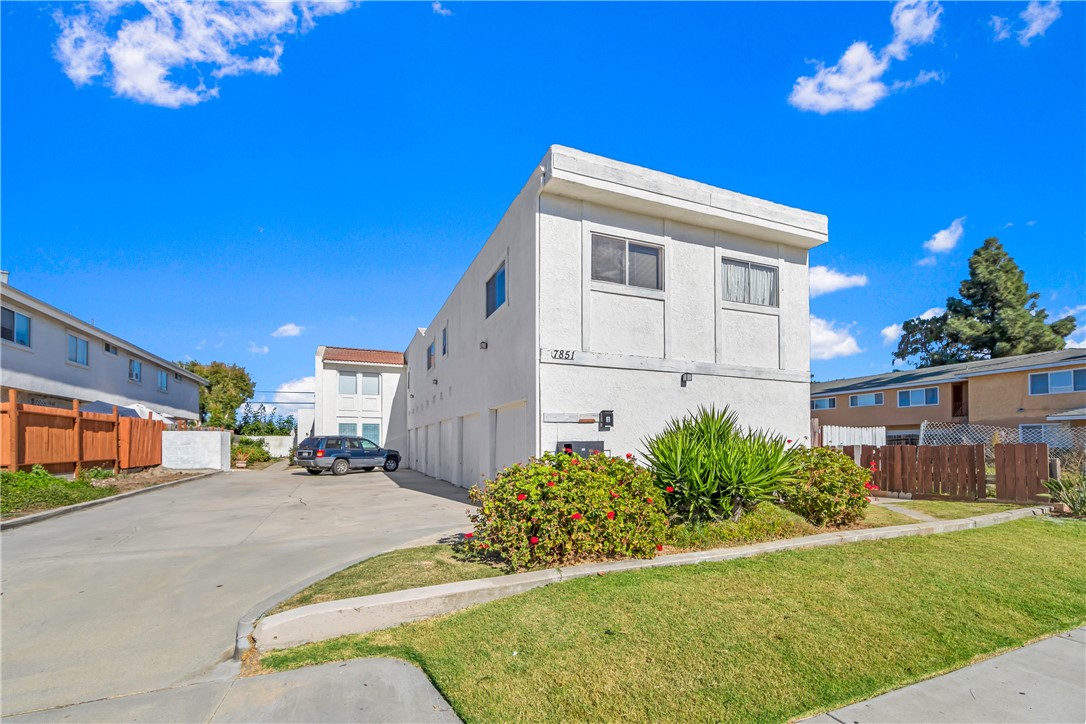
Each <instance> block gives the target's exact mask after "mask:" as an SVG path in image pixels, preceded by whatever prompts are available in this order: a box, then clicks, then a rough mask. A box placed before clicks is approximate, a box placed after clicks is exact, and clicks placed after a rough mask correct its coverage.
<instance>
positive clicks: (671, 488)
mask: <svg viewBox="0 0 1086 724" xmlns="http://www.w3.org/2000/svg"><path fill="white" fill-rule="evenodd" d="M664 492H665V493H674V492H675V488H673V487H671V486H670V485H669V486H667V487H666V488H664Z"/></svg>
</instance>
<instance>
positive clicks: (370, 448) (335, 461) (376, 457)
mask: <svg viewBox="0 0 1086 724" xmlns="http://www.w3.org/2000/svg"><path fill="white" fill-rule="evenodd" d="M294 463H295V464H296V465H300V466H301V467H303V468H305V469H306V472H308V473H309V474H310V475H320V474H321V473H323V472H324V471H325V470H331V471H332V473H333V474H334V475H344V474H346V473H347V472H348V471H350V470H365V471H367V472H368V471H370V470H373V469H374V468H384V469H385V470H386V471H388V472H390V473H391V472H392V471H393V470H396V469H397V468H398V467H400V453H399V451H398V450H389V449H387V448H383V447H381V446H380V445H378V444H377V443H375V442H373V441H372V440H367V439H366V438H364V437H350V436H347V435H325V436H322V437H307V438H306V439H305V440H302V442H301V444H299V445H298V450H297V451H296V452H295V453H294Z"/></svg>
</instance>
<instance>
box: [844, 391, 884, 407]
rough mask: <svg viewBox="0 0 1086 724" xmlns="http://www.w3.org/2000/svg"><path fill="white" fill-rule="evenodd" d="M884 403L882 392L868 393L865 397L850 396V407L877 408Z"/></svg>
mask: <svg viewBox="0 0 1086 724" xmlns="http://www.w3.org/2000/svg"><path fill="white" fill-rule="evenodd" d="M882 403H883V395H882V393H881V392H868V393H866V394H863V395H849V396H848V406H849V407H875V406H876V405H881V404H882Z"/></svg>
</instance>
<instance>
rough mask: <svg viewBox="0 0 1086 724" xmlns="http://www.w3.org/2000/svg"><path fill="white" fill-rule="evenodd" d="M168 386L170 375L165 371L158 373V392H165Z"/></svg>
mask: <svg viewBox="0 0 1086 724" xmlns="http://www.w3.org/2000/svg"><path fill="white" fill-rule="evenodd" d="M169 386H170V373H169V372H167V371H166V370H159V371H158V391H159V392H165V391H166V390H167V388H169Z"/></svg>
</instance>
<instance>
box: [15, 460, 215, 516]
mask: <svg viewBox="0 0 1086 724" xmlns="http://www.w3.org/2000/svg"><path fill="white" fill-rule="evenodd" d="M221 472H225V471H223V470H212V471H210V472H206V473H198V474H197V475H190V476H189V477H187V478H179V479H177V480H171V481H170V482H168V483H159V484H158V485H148V486H147V487H146V488H137V489H135V490H129V491H128V492H127V493H118V494H117V495H110V496H109V497H107V498H98V499H97V500H88V501H86V502H83V503H76V504H74V505H65V506H64V507H62V508H53V509H52V510H43V511H42V512H40V513H31V514H30V515H23V516H20V517H18V518H11V519H9V520H3V521H0V530H8V529H9V528H19V527H21V526H24V525H30V524H31V523H40V522H42V521H43V520H49V519H50V518H56V517H57V516H61V515H68V514H69V513H78V512H79V511H81V510H86V509H87V508H93V507H95V506H98V505H105V504H106V503H112V502H113V501H115V500H123V499H125V498H131V497H132V496H133V495H143V494H144V493H151V492H154V491H155V490H162V489H163V488H172V487H173V486H175V485H180V484H181V483H189V482H192V481H193V480H200V479H201V478H207V477H210V476H212V475H218V474H219V473H221Z"/></svg>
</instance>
